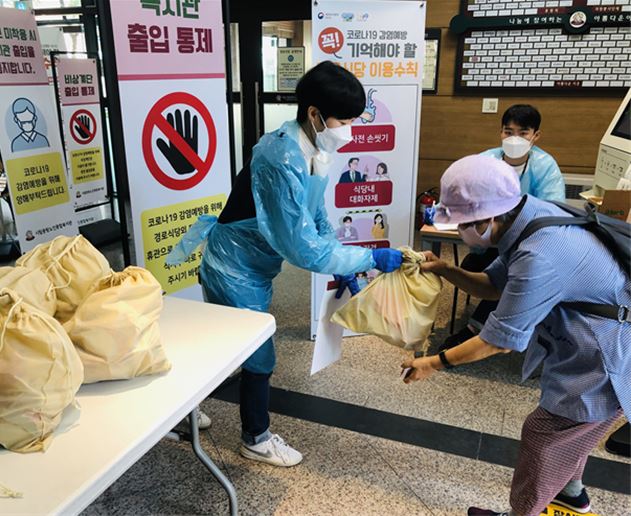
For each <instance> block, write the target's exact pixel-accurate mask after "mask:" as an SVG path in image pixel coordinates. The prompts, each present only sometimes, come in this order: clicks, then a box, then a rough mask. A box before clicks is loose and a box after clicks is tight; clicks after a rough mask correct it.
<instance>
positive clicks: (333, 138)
mask: <svg viewBox="0 0 631 516" xmlns="http://www.w3.org/2000/svg"><path fill="white" fill-rule="evenodd" d="M320 120H322V123H323V124H324V130H323V131H320V132H318V131H316V128H315V126H314V125H313V122H311V127H313V130H314V131H315V133H316V147H317V148H318V149H320V150H321V151H323V152H331V153H332V152H335V151H336V150H337V149H339V148H341V147H344V145H346V144H347V143H349V142H350V141H352V140H353V134H352V130H351V126H350V124H349V125H341V126H339V127H328V126H327V125H326V122H325V121H324V118H322V115H320Z"/></svg>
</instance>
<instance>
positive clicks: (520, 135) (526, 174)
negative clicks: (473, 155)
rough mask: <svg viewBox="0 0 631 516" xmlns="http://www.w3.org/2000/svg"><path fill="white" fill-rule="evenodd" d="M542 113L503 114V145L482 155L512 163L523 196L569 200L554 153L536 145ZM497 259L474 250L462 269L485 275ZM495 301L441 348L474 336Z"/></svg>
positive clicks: (492, 252) (522, 107)
mask: <svg viewBox="0 0 631 516" xmlns="http://www.w3.org/2000/svg"><path fill="white" fill-rule="evenodd" d="M540 126H541V114H540V113H539V111H538V110H537V108H535V107H534V106H531V105H529V104H515V105H514V106H511V107H509V108H508V109H507V110H506V111H505V112H504V114H503V115H502V127H501V131H500V138H501V139H502V146H501V147H497V148H494V149H489V150H487V151H485V152H483V153H482V155H484V156H493V157H494V158H497V159H501V160H503V161H505V162H506V163H508V164H509V165H510V166H511V167H513V170H515V172H516V173H517V176H518V177H519V184H520V187H521V192H522V194H529V195H532V196H533V197H537V198H538V199H542V200H544V201H561V202H563V201H565V182H564V181H563V176H562V175H561V170H560V169H559V166H558V165H557V162H556V161H555V160H554V158H553V157H552V156H550V154H548V153H547V152H545V151H544V150H542V149H540V148H539V147H537V146H536V145H535V142H536V141H537V140H539V138H540V137H541V130H540V129H539V128H540ZM495 258H497V249H495V248H494V247H492V248H489V249H484V250H483V249H479V248H478V249H474V252H473V253H470V254H469V255H467V256H466V257H465V258H464V260H462V264H461V266H462V268H463V269H465V270H468V271H471V272H482V271H483V270H484V269H485V268H486V267H488V266H489V265H490V264H491V262H492V261H493V260H495ZM496 306H497V303H496V302H495V301H481V302H480V304H479V305H478V306H477V308H476V309H475V311H474V312H473V314H472V315H471V318H470V319H469V322H468V324H467V326H465V327H464V328H463V329H461V330H460V331H459V332H457V333H455V334H454V335H450V336H449V337H447V339H445V342H444V343H443V345H442V346H441V347H440V349H449V348H452V347H454V346H457V345H458V344H460V343H461V342H464V341H465V340H467V339H470V338H471V337H473V335H475V334H477V333H478V332H479V331H480V330H481V329H482V326H484V323H485V322H486V318H487V317H488V316H489V314H490V313H491V312H492V311H493V310H494V309H495V307H496Z"/></svg>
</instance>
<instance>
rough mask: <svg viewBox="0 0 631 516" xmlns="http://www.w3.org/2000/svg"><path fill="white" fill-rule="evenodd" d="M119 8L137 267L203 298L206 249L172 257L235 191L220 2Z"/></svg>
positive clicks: (127, 3) (115, 22) (117, 37)
mask: <svg viewBox="0 0 631 516" xmlns="http://www.w3.org/2000/svg"><path fill="white" fill-rule="evenodd" d="M110 5H111V13H112V30H113V34H114V44H115V49H116V65H117V72H118V84H119V91H120V103H121V111H122V113H121V114H122V120H123V129H124V138H125V152H126V160H127V172H128V177H129V190H130V197H131V211H132V222H133V234H134V245H135V250H136V262H137V264H138V265H142V266H144V267H146V268H147V269H149V270H150V271H151V272H152V273H153V275H154V276H155V277H156V278H157V279H158V281H160V284H161V285H162V288H163V289H164V290H165V291H166V292H167V293H169V294H173V293H176V295H178V296H181V297H189V298H194V299H200V300H201V298H202V295H201V288H200V287H199V285H198V283H197V272H198V268H199V264H200V260H201V250H200V251H198V252H197V254H195V255H194V256H193V257H191V259H190V260H189V261H187V262H186V263H184V264H182V265H179V266H177V267H167V266H166V264H165V259H166V256H167V254H168V253H169V251H170V250H171V249H172V247H173V246H174V245H175V244H176V243H177V242H178V241H179V240H180V238H181V237H182V235H184V233H185V232H186V231H187V230H188V228H189V227H190V226H191V225H192V224H193V223H194V222H195V221H196V220H197V218H198V217H199V216H200V215H202V214H216V215H218V214H219V213H220V212H221V210H222V209H223V207H224V205H225V202H226V200H227V194H228V192H229V191H230V154H229V136H228V109H227V104H226V74H225V62H224V61H225V60H224V37H223V23H222V12H221V1H220V0H205V1H203V2H177V3H176V2H172V3H171V4H170V7H169V5H168V4H163V3H162V2H141V1H140V0H117V1H116V2H111V4H110Z"/></svg>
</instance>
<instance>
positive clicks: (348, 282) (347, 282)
mask: <svg viewBox="0 0 631 516" xmlns="http://www.w3.org/2000/svg"><path fill="white" fill-rule="evenodd" d="M333 278H335V281H337V283H338V285H339V286H338V287H337V292H336V293H335V299H339V298H341V297H342V294H343V293H344V291H345V290H346V288H347V287H348V290H349V292H350V293H351V296H354V295H355V294H357V292H359V291H360V288H359V284H358V283H357V278H356V277H355V275H354V274H344V275H339V274H333Z"/></svg>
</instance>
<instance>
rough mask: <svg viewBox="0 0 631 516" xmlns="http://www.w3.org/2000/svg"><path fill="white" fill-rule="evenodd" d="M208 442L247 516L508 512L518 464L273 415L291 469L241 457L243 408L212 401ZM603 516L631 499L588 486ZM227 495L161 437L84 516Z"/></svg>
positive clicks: (217, 500) (190, 507) (195, 505)
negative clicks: (291, 451)
mask: <svg viewBox="0 0 631 516" xmlns="http://www.w3.org/2000/svg"><path fill="white" fill-rule="evenodd" d="M203 408H204V410H205V411H206V412H207V413H209V414H211V415H212V418H213V425H212V428H211V430H210V432H204V435H203V436H202V444H203V446H204V449H206V450H207V451H208V453H209V455H210V456H211V458H213V460H215V461H216V463H217V464H218V465H219V466H220V467H222V469H223V471H224V472H226V473H227V474H228V476H229V477H230V479H231V480H232V482H233V483H234V484H235V486H236V488H237V491H238V496H239V503H240V512H241V514H244V515H272V514H273V515H300V516H302V515H318V516H319V515H335V516H346V515H349V516H350V515H389V516H394V515H410V514H414V515H420V516H426V515H428V516H429V515H434V516H439V515H441V516H442V515H445V516H447V515H454V516H455V515H463V514H465V513H466V507H467V506H468V505H470V504H478V505H482V506H484V505H488V506H492V507H496V508H498V509H500V508H505V507H506V506H507V497H508V491H509V487H510V480H511V475H512V471H511V469H510V468H506V467H502V466H495V465H491V464H487V463H484V462H480V461H476V460H472V459H465V458H462V457H457V456H454V455H450V454H446V453H441V452H437V451H433V450H428V449H425V448H420V447H417V446H411V445H407V444H401V443H398V442H394V441H388V440H385V439H380V438H376V437H371V436H366V435H362V434H357V433H354V432H350V431H347V430H340V429H337V428H333V427H330V426H324V425H318V424H315V423H309V422H305V421H301V420H298V419H294V418H288V417H284V416H279V415H275V414H273V415H272V426H273V428H275V429H277V430H279V431H282V434H283V436H284V437H285V438H286V439H287V441H288V442H289V443H291V444H294V445H296V446H297V447H299V448H300V450H301V451H302V452H303V454H304V456H305V458H304V461H303V463H302V464H300V465H298V466H296V467H294V468H289V469H283V468H275V467H272V466H267V465H264V464H259V463H252V462H250V461H247V460H246V459H243V458H242V457H241V456H239V455H238V453H237V450H238V446H239V439H238V427H239V420H238V408H237V406H236V405H235V404H232V403H227V402H223V401H218V400H209V401H207V402H205V403H204V404H203ZM590 495H591V497H592V500H593V506H594V509H595V510H598V512H599V514H602V515H603V516H623V515H627V516H628V514H631V497H628V496H624V495H619V494H613V493H609V492H607V491H602V490H600V489H590ZM227 510H228V504H227V498H226V495H225V493H224V492H223V491H222V490H221V488H220V487H219V486H218V484H217V483H216V482H215V481H214V480H213V479H212V477H211V476H210V475H209V474H208V473H207V472H206V470H205V469H204V468H203V466H202V465H201V463H199V462H198V461H197V460H196V459H195V457H194V456H193V454H192V452H191V450H190V447H189V446H188V445H186V444H182V443H176V442H173V441H168V440H163V441H161V442H160V443H159V444H158V445H157V446H155V447H154V448H153V449H152V450H151V451H150V452H149V453H148V454H147V455H146V456H145V457H143V458H142V459H141V460H140V461H139V462H138V463H137V464H135V465H134V466H133V467H132V468H131V469H130V470H129V471H128V472H127V473H126V474H125V475H124V476H123V477H122V478H121V479H120V480H119V481H118V482H116V483H115V484H114V485H113V486H112V487H111V488H110V489H108V490H107V491H106V492H105V493H104V494H103V495H102V496H101V497H100V498H98V499H97V500H96V501H95V502H94V503H93V504H92V505H91V506H90V507H89V508H88V509H87V510H86V511H85V512H84V514H85V515H86V516H93V515H101V514H106V515H112V516H115V515H131V514H133V515H138V514H226V513H227Z"/></svg>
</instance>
